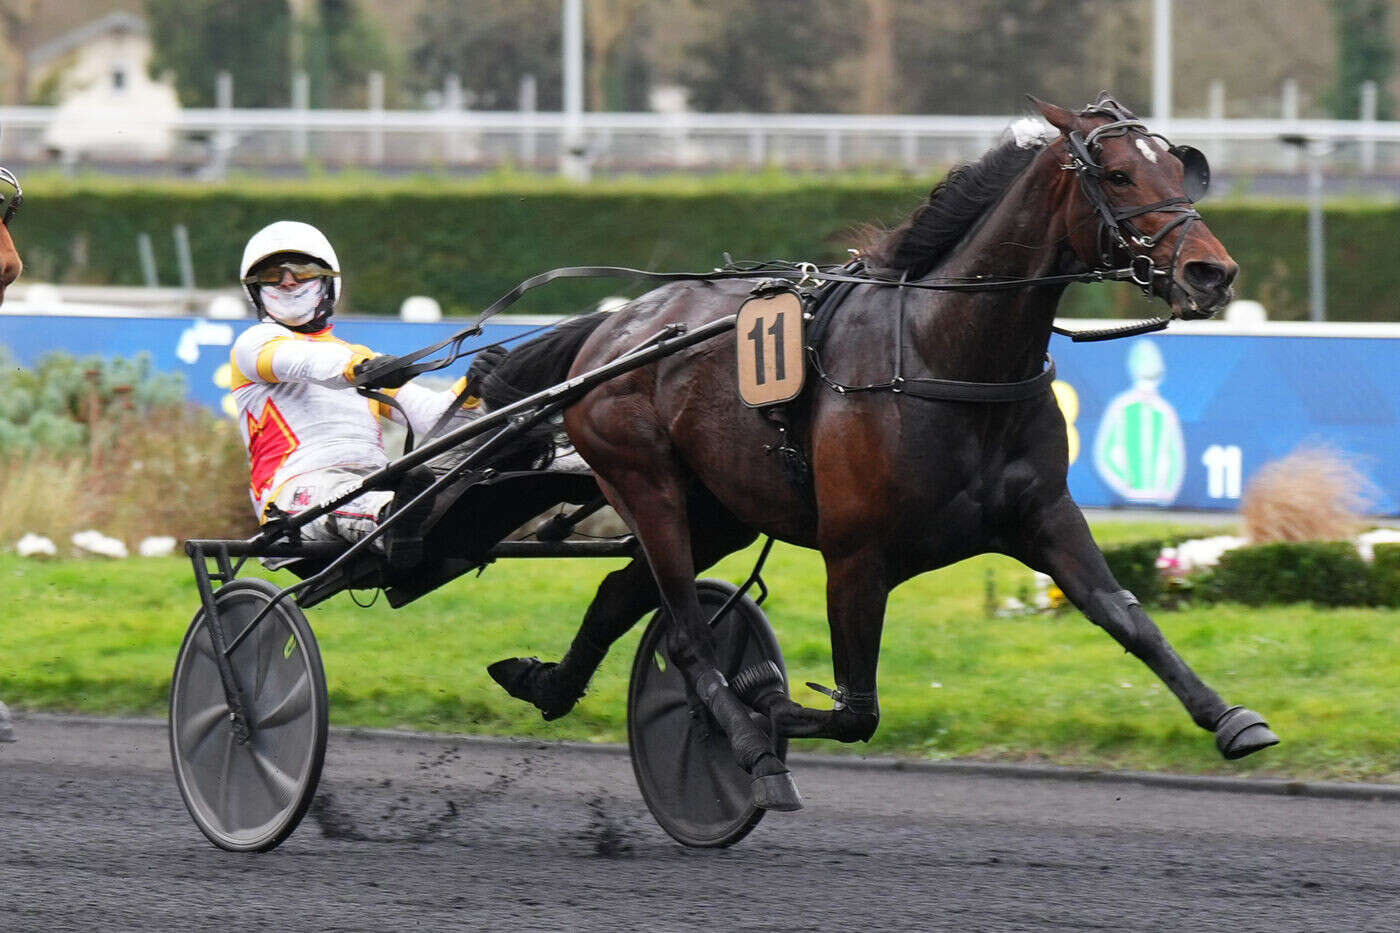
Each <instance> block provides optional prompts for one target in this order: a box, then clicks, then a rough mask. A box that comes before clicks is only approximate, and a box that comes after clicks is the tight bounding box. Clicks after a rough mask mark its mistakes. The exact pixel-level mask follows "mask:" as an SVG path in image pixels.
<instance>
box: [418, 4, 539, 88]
mask: <svg viewBox="0 0 1400 933" xmlns="http://www.w3.org/2000/svg"><path fill="white" fill-rule="evenodd" d="M560 9H561V8H560V4H559V0H512V2H510V3H498V2H495V0H461V2H446V0H435V2H432V3H428V4H425V6H424V9H423V11H422V13H420V14H419V16H418V19H417V23H416V26H415V29H414V33H415V36H414V40H413V50H412V52H411V53H410V55H409V61H410V62H411V64H412V68H413V75H414V85H413V86H414V89H415V90H417V91H420V92H422V91H429V90H435V89H438V88H441V87H442V84H443V80H444V79H445V78H446V77H447V75H449V74H455V75H457V76H458V77H460V78H461V79H462V86H463V87H464V88H466V89H468V90H470V91H472V92H473V94H474V97H475V100H474V103H473V106H476V107H479V108H482V109H486V110H514V109H515V108H516V106H517V105H518V104H519V98H520V81H521V79H522V78H523V77H525V75H527V74H531V75H534V76H535V81H536V87H537V88H538V95H539V96H538V98H537V103H538V106H539V107H540V109H541V110H558V109H559V107H560V101H561V99H562V93H561V82H562V80H563V78H562V76H561V73H560V61H559V56H560V33H561V31H562V29H563V23H562V17H561V12H560Z"/></svg>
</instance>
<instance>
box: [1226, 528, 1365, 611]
mask: <svg viewBox="0 0 1400 933" xmlns="http://www.w3.org/2000/svg"><path fill="white" fill-rule="evenodd" d="M1209 590H1210V594H1211V596H1212V597H1213V598H1215V599H1217V600H1222V601H1229V602H1239V603H1244V604H1245V605H1247V606H1263V605H1268V604H1270V603H1298V602H1313V603H1317V604H1319V605H1323V606H1356V605H1365V604H1367V603H1369V602H1370V601H1371V575H1370V569H1369V567H1368V566H1367V564H1366V562H1365V561H1364V560H1362V559H1361V555H1360V554H1358V553H1357V552H1356V546H1355V545H1354V544H1352V543H1350V542H1348V541H1300V542H1286V543H1285V542H1278V543H1273V544H1256V545H1253V546H1252V547H1242V548H1236V549H1235V550H1233V551H1226V552H1225V553H1224V554H1223V555H1221V558H1220V564H1219V566H1217V567H1216V568H1215V571H1214V573H1212V574H1211V580H1210V586H1209Z"/></svg>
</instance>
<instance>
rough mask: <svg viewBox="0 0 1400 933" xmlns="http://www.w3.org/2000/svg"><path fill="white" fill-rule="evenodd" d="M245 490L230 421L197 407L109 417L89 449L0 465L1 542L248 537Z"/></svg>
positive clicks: (19, 457)
mask: <svg viewBox="0 0 1400 933" xmlns="http://www.w3.org/2000/svg"><path fill="white" fill-rule="evenodd" d="M247 488H248V461H247V455H246V453H245V452H244V450H243V444H242V441H241V440H240V439H239V437H238V431H237V429H236V428H235V427H234V425H233V423H232V422H230V421H227V420H226V419H222V418H218V417H216V416H215V415H214V414H212V413H210V412H208V411H206V410H204V409H202V408H199V407H197V406H191V405H178V406H168V407H161V408H157V409H152V410H151V411H149V412H147V413H145V414H144V415H141V416H139V417H138V416H137V415H135V414H134V413H111V412H109V413H108V415H107V416H106V417H104V418H103V420H102V421H101V422H100V423H99V424H97V425H95V426H94V430H93V433H92V438H91V443H90V444H89V445H88V449H87V450H86V451H82V452H74V453H68V454H52V453H47V452H43V451H36V452H30V453H15V454H13V455H11V457H10V458H9V459H8V460H7V461H5V462H4V463H3V464H0V541H3V542H4V543H5V544H7V545H12V544H13V543H14V542H15V541H16V540H18V539H19V538H20V537H21V536H22V535H23V534H25V533H26V532H36V533H38V534H42V535H47V536H48V537H50V538H52V539H53V540H54V541H55V542H56V543H57V544H58V545H59V547H60V548H66V546H67V543H68V540H69V539H70V538H71V537H72V534H73V533H74V532H75V531H80V530H82V529H85V528H96V529H97V530H99V531H101V532H102V533H103V534H106V535H110V536H112V537H115V538H120V539H121V540H123V541H125V542H126V543H127V545H128V546H134V545H135V544H136V543H137V542H139V541H140V540H141V539H142V538H145V537H148V536H151V535H171V536H173V537H175V538H177V539H181V540H183V539H185V538H192V537H243V536H246V535H249V534H252V533H253V532H254V531H255V530H256V523H255V522H254V521H253V512H252V508H251V507H250V505H249V504H248V493H247Z"/></svg>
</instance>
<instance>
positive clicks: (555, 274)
mask: <svg viewBox="0 0 1400 933" xmlns="http://www.w3.org/2000/svg"><path fill="white" fill-rule="evenodd" d="M1146 258H1147V257H1145V256H1140V257H1135V261H1134V262H1133V263H1132V264H1131V265H1129V266H1126V267H1124V268H1121V269H1091V270H1089V271H1087V272H1067V273H1062V274H1059V275H1043V276H1030V277H1022V278H1007V279H999V278H992V277H986V276H973V277H968V278H949V279H934V280H930V279H922V280H920V281H916V282H906V281H902V280H899V279H888V278H882V277H879V276H871V275H854V274H851V273H849V272H839V271H836V269H835V268H828V269H823V268H821V267H819V266H817V265H815V264H813V263H809V262H804V263H760V264H753V265H752V266H751V267H750V266H747V265H746V266H744V267H742V268H720V269H715V270H713V271H711V272H649V271H647V270H644V269H631V268H628V267H626V266H563V267H561V268H558V269H551V270H549V271H548V272H542V273H540V274H539V275H535V276H532V277H530V278H528V279H525V280H524V281H523V282H521V283H519V284H518V285H516V286H515V287H514V288H512V289H511V290H510V291H509V292H507V293H506V294H504V295H502V296H501V297H500V298H497V299H496V300H495V301H494V302H492V303H491V305H490V306H489V307H487V308H486V309H485V310H484V311H482V312H481V314H480V315H478V316H477V318H476V320H475V321H473V322H472V323H471V324H470V325H468V326H467V327H464V328H463V329H462V330H460V331H458V332H457V333H455V334H452V335H451V336H449V337H447V338H445V339H443V340H440V341H438V342H437V343H435V344H432V345H430V346H427V347H423V348H422V349H420V350H415V351H414V352H412V353H409V354H406V355H404V356H384V357H376V358H374V359H371V360H369V361H368V362H367V363H366V364H365V365H364V366H362V367H361V369H360V372H359V375H358V376H357V377H356V379H355V380H354V382H353V383H352V385H354V386H355V387H357V388H361V389H363V388H365V387H367V386H369V385H371V384H374V383H377V382H379V381H380V380H382V379H383V378H384V377H385V376H387V375H389V374H390V373H393V374H395V375H397V376H400V377H402V379H403V381H407V380H409V379H412V378H413V377H415V376H419V375H422V374H423V373H427V372H433V371H436V370H439V369H443V368H445V367H447V366H450V365H451V364H452V363H454V362H456V361H457V360H459V359H461V358H462V357H464V356H467V355H468V354H470V353H472V352H475V351H476V350H477V349H480V348H479V347H473V348H471V349H466V350H464V349H462V344H463V343H464V342H465V341H466V340H468V339H469V338H471V337H475V336H479V335H480V334H481V333H482V325H483V324H485V323H486V321H487V320H488V319H489V318H491V317H493V316H494V315H496V314H498V313H500V312H501V311H504V310H505V309H506V308H508V307H510V306H511V305H513V304H515V302H517V301H519V300H520V299H521V298H522V297H523V296H524V294H525V293H526V292H527V291H530V290H531V289H535V288H539V287H540V286H542V285H547V284H549V283H550V282H554V281H557V280H559V279H582V278H611V279H642V280H644V281H648V282H658V283H667V282H719V281H726V280H730V279H752V278H754V277H755V276H756V275H762V276H764V277H766V278H770V279H782V280H784V281H787V282H791V283H793V284H794V285H795V286H796V287H799V288H800V287H802V286H803V285H807V284H820V283H822V282H850V283H853V284H856V285H874V286H877V287H881V288H917V289H924V290H927V291H947V292H986V291H1006V290H1009V289H1015V288H1034V287H1036V286H1043V285H1068V284H1071V283H1083V284H1091V283H1095V282H1132V283H1133V284H1135V285H1138V286H1139V287H1144V288H1145V287H1148V286H1150V285H1151V282H1152V275H1153V274H1155V273H1157V271H1158V270H1155V269H1153V268H1152V267H1151V261H1150V260H1149V261H1148V263H1147V264H1146V265H1145V266H1144V265H1143V264H1142V263H1139V262H1137V261H1136V260H1137V259H1146ZM1168 323H1170V319H1166V318H1154V319H1152V320H1151V321H1145V322H1135V323H1132V324H1128V325H1125V326H1122V327H1113V328H1106V329H1104V330H1094V331H1076V330H1070V329H1067V328H1062V327H1059V326H1058V325H1056V326H1055V327H1054V331H1055V333H1057V334H1062V335H1064V336H1068V337H1070V338H1071V339H1073V340H1075V341H1095V340H1109V339H1113V338H1115V337H1129V336H1133V335H1134V334H1139V333H1146V332H1147V331H1149V330H1160V329H1162V328H1163V327H1166V326H1167V324H1168ZM446 348H450V349H449V350H448V352H447V354H445V355H444V356H441V357H438V358H436V359H428V360H424V358H425V357H429V356H431V355H432V354H434V353H437V352H438V351H439V350H443V349H446ZM377 361H378V362H379V365H377V366H376V365H375V363H376V362H377ZM420 361H422V362H420Z"/></svg>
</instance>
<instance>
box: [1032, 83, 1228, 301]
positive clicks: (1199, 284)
mask: <svg viewBox="0 0 1400 933" xmlns="http://www.w3.org/2000/svg"><path fill="white" fill-rule="evenodd" d="M1035 103H1036V105H1037V106H1038V107H1039V108H1040V112H1041V114H1042V115H1044V117H1045V119H1046V120H1048V121H1049V122H1050V124H1051V125H1052V126H1054V127H1055V128H1056V129H1058V130H1059V131H1060V139H1058V140H1056V141H1055V142H1054V143H1053V144H1052V145H1051V152H1052V153H1053V155H1054V157H1056V158H1058V159H1059V160H1060V163H1061V165H1062V167H1063V168H1064V169H1065V170H1066V171H1072V172H1074V173H1075V175H1076V176H1077V179H1078V184H1076V185H1073V186H1066V189H1067V190H1072V191H1073V193H1072V194H1071V195H1070V196H1069V197H1067V199H1066V203H1065V205H1064V208H1063V209H1064V211H1065V217H1064V220H1065V226H1066V229H1068V230H1069V234H1070V242H1071V244H1072V246H1073V249H1074V252H1075V254H1076V255H1077V257H1078V258H1079V259H1080V260H1081V261H1082V262H1083V263H1085V264H1086V265H1088V266H1089V267H1091V268H1125V267H1127V268H1132V269H1133V270H1134V277H1133V280H1134V281H1135V282H1137V283H1138V284H1139V285H1141V286H1142V287H1143V288H1144V289H1150V290H1151V292H1152V293H1153V294H1155V295H1157V297H1159V298H1161V299H1163V300H1164V301H1166V302H1167V303H1168V304H1169V305H1171V308H1172V313H1173V315H1174V316H1177V317H1181V318H1205V317H1210V316H1211V315H1212V314H1214V313H1215V312H1216V311H1218V310H1220V309H1221V308H1223V307H1224V306H1225V305H1226V304H1227V303H1228V302H1229V301H1230V299H1231V298H1232V297H1233V296H1234V290H1233V288H1232V287H1231V284H1232V283H1233V282H1234V280H1235V274H1236V273H1237V272H1239V266H1238V265H1237V264H1236V263H1235V261H1234V260H1233V259H1231V258H1230V254H1229V253H1228V252H1226V250H1225V247H1224V246H1223V245H1221V243H1220V241H1219V240H1218V239H1216V238H1215V234H1213V233H1211V232H1210V228H1208V227H1207V226H1206V225H1205V222H1204V221H1203V220H1201V216H1200V214H1198V213H1196V211H1195V209H1194V208H1193V207H1192V202H1194V201H1195V200H1196V199H1197V198H1199V197H1201V196H1202V195H1203V194H1205V189H1206V187H1207V186H1208V185H1209V183H1210V168H1209V166H1208V165H1207V164H1206V160H1205V156H1204V155H1202V154H1201V153H1200V152H1199V151H1198V150H1196V149H1193V148H1191V147H1190V146H1173V145H1171V144H1170V143H1168V142H1166V141H1165V140H1164V139H1163V138H1162V137H1161V136H1158V135H1156V134H1154V133H1151V132H1149V131H1148V129H1147V127H1146V126H1145V125H1144V124H1143V123H1142V121H1141V120H1139V119H1138V118H1137V117H1135V116H1134V115H1133V114H1132V113H1130V112H1129V111H1127V110H1126V109H1124V108H1123V107H1122V106H1121V105H1120V104H1118V103H1117V102H1116V101H1114V100H1113V99H1112V98H1111V97H1108V96H1107V95H1104V96H1102V97H1100V98H1099V100H1098V101H1097V102H1096V103H1094V104H1091V105H1090V106H1088V107H1086V108H1085V109H1084V110H1081V111H1080V112H1079V113H1072V112H1070V111H1068V110H1065V109H1063V108H1061V107H1056V106H1054V105H1053V104H1047V103H1045V102H1044V101H1039V100H1036V101H1035Z"/></svg>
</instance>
